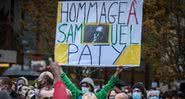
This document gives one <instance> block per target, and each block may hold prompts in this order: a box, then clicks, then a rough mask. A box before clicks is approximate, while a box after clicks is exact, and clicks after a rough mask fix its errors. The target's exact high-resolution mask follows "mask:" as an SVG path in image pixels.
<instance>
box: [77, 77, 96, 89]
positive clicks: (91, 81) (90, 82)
mask: <svg viewBox="0 0 185 99" xmlns="http://www.w3.org/2000/svg"><path fill="white" fill-rule="evenodd" d="M83 83H88V84H90V85H91V86H92V87H93V88H94V87H95V85H94V81H93V80H92V79H91V78H89V77H86V78H84V79H82V81H81V82H80V84H83Z"/></svg>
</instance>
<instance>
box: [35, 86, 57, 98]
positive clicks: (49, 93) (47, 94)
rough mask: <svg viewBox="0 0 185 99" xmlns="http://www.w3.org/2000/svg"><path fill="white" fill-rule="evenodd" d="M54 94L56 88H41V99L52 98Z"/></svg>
mask: <svg viewBox="0 0 185 99" xmlns="http://www.w3.org/2000/svg"><path fill="white" fill-rule="evenodd" d="M53 94H54V88H52V89H50V90H48V89H46V88H42V89H41V90H40V93H39V96H40V98H41V99H52V98H53Z"/></svg>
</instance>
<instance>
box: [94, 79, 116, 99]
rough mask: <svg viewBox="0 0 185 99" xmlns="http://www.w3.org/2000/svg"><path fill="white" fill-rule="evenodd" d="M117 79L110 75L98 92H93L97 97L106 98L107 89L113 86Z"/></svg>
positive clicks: (99, 98)
mask: <svg viewBox="0 0 185 99" xmlns="http://www.w3.org/2000/svg"><path fill="white" fill-rule="evenodd" d="M118 80H119V79H118V78H117V77H115V76H112V77H111V79H110V80H109V81H108V83H107V84H106V85H105V86H104V87H103V88H102V89H101V90H100V91H99V92H98V93H95V94H96V97H97V98H98V99H106V97H107V93H108V91H109V90H111V89H112V88H113V87H114V86H115V84H116V83H117V82H118Z"/></svg>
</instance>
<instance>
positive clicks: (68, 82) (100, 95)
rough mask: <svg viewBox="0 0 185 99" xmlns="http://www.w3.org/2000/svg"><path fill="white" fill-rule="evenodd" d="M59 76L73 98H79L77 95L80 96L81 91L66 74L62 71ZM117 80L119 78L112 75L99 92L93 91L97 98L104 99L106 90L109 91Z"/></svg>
mask: <svg viewBox="0 0 185 99" xmlns="http://www.w3.org/2000/svg"><path fill="white" fill-rule="evenodd" d="M60 78H61V80H62V81H63V82H64V84H65V85H66V87H67V88H68V89H69V90H70V91H71V93H72V96H73V99H80V98H79V97H81V96H82V95H83V93H82V92H81V90H79V89H78V88H77V87H76V86H75V85H74V84H73V83H72V82H71V80H70V79H69V78H68V77H67V75H66V74H65V73H63V74H61V75H60ZM118 80H119V79H118V78H117V77H115V76H112V77H111V79H110V80H109V81H108V83H107V84H106V85H105V86H104V87H103V88H102V89H101V90H100V91H99V92H97V93H94V94H95V95H96V97H97V99H106V97H107V93H108V91H110V90H111V89H112V88H113V87H114V86H115V84H116V83H117V82H118Z"/></svg>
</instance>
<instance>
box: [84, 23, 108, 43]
mask: <svg viewBox="0 0 185 99" xmlns="http://www.w3.org/2000/svg"><path fill="white" fill-rule="evenodd" d="M87 25H108V27H109V30H108V43H85V42H84V29H85V26H87ZM110 32H111V24H110V23H101V24H99V23H95V22H91V23H88V24H85V23H84V24H83V30H82V36H81V37H82V41H81V43H82V44H92V45H95V44H110Z"/></svg>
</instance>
